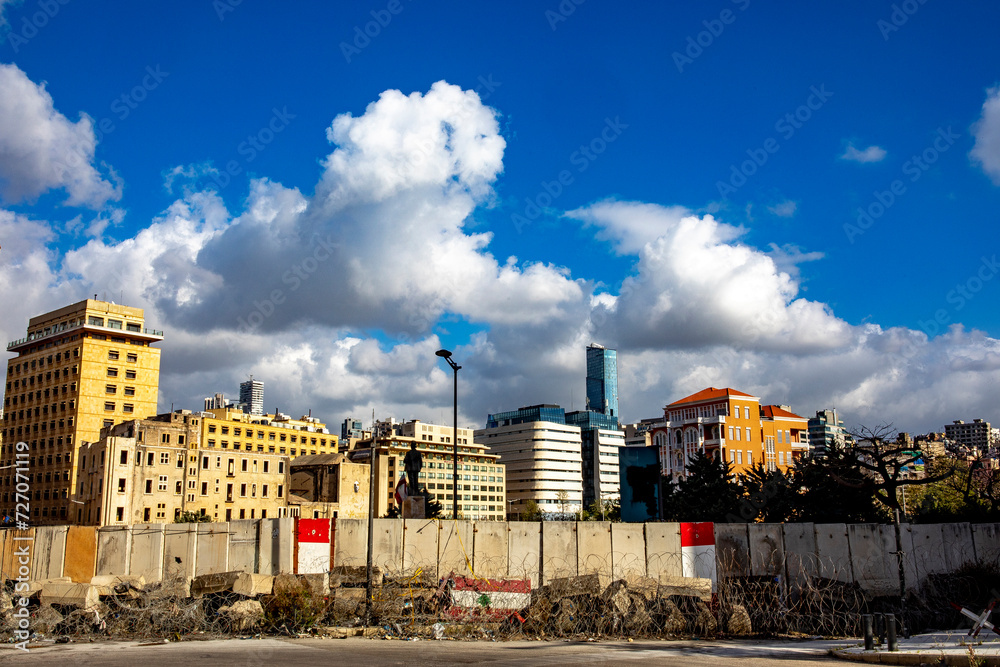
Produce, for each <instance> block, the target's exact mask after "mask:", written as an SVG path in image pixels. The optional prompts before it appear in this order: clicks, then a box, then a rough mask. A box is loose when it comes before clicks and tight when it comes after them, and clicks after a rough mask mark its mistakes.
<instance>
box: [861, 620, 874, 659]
mask: <svg viewBox="0 0 1000 667" xmlns="http://www.w3.org/2000/svg"><path fill="white" fill-rule="evenodd" d="M861 627H862V628H863V629H864V632H865V650H866V651H871V650H874V648H875V635H874V633H873V632H872V615H871V614H861Z"/></svg>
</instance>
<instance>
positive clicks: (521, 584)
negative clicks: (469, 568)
mask: <svg viewBox="0 0 1000 667" xmlns="http://www.w3.org/2000/svg"><path fill="white" fill-rule="evenodd" d="M454 581H455V585H454V587H452V589H451V603H452V607H451V609H450V610H449V613H450V614H451V615H452V616H456V617H459V616H488V617H493V618H500V619H503V618H507V617H508V616H510V615H511V614H513V613H516V612H518V611H521V610H522V609H526V608H527V607H528V606H529V605H530V604H531V580H530V579H473V578H471V577H454Z"/></svg>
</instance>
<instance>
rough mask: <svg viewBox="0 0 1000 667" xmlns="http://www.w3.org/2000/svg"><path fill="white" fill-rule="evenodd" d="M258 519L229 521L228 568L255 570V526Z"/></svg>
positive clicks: (256, 545) (256, 566) (256, 557)
mask: <svg viewBox="0 0 1000 667" xmlns="http://www.w3.org/2000/svg"><path fill="white" fill-rule="evenodd" d="M259 521H260V519H242V520H239V521H230V522H229V563H228V565H227V566H226V569H228V570H234V571H235V570H243V571H244V572H257V571H258V570H257V568H258V552H257V549H258V542H257V527H258V522H259Z"/></svg>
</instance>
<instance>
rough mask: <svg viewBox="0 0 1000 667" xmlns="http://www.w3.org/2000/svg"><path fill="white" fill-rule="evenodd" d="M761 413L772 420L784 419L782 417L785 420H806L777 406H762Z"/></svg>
mask: <svg viewBox="0 0 1000 667" xmlns="http://www.w3.org/2000/svg"><path fill="white" fill-rule="evenodd" d="M761 411H762V412H763V413H764V416H765V417H770V418H771V419H774V418H782V417H784V418H785V419H805V417H800V416H799V415H797V414H795V413H794V412H789V411H788V410H783V409H782V408H779V407H778V406H777V405H765V406H762V407H761Z"/></svg>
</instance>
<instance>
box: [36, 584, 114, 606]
mask: <svg viewBox="0 0 1000 667" xmlns="http://www.w3.org/2000/svg"><path fill="white" fill-rule="evenodd" d="M39 602H41V604H43V605H45V604H60V605H69V606H73V607H79V608H80V609H93V608H95V607H97V603H98V602H100V597H99V595H98V589H97V586H92V585H90V584H75V583H73V582H72V581H49V582H46V583H45V584H44V585H43V586H42V592H41V595H40V596H39Z"/></svg>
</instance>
